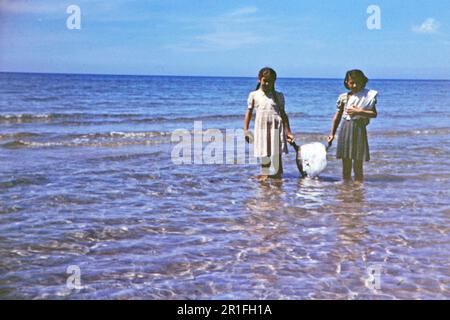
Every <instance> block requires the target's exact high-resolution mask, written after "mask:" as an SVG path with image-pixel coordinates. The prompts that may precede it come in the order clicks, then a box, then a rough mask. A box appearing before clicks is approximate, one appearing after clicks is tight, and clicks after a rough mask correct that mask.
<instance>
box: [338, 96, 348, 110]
mask: <svg viewBox="0 0 450 320" xmlns="http://www.w3.org/2000/svg"><path fill="white" fill-rule="evenodd" d="M346 98H347V95H346V94H341V95H340V96H339V97H338V99H337V101H336V110H337V111H339V112H343V111H344V107H345V102H346V101H345V100H346Z"/></svg>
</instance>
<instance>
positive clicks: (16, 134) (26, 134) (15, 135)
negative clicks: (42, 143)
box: [0, 132, 42, 140]
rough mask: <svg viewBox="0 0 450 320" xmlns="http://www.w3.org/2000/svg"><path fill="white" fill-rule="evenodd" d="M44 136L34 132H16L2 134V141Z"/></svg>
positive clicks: (0, 138)
mask: <svg viewBox="0 0 450 320" xmlns="http://www.w3.org/2000/svg"><path fill="white" fill-rule="evenodd" d="M40 136H42V134H40V133H34V132H14V133H0V140H2V139H22V138H34V137H40Z"/></svg>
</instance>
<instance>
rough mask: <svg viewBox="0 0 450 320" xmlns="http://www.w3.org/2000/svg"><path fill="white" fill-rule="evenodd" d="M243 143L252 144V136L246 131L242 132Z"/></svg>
mask: <svg viewBox="0 0 450 320" xmlns="http://www.w3.org/2000/svg"><path fill="white" fill-rule="evenodd" d="M244 136H245V141H246V142H247V143H253V134H252V133H251V132H249V131H248V130H244Z"/></svg>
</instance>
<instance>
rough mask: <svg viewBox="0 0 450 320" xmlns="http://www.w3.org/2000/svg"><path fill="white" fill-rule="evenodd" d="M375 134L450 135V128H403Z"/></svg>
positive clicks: (387, 135)
mask: <svg viewBox="0 0 450 320" xmlns="http://www.w3.org/2000/svg"><path fill="white" fill-rule="evenodd" d="M373 134H374V135H378V136H385V137H403V136H405V137H410V136H424V135H449V134H450V128H433V129H419V130H402V131H385V132H381V131H378V132H374V133H373Z"/></svg>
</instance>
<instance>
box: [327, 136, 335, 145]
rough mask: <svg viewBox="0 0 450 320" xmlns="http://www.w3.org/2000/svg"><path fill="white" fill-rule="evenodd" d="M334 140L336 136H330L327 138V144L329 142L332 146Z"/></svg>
mask: <svg viewBox="0 0 450 320" xmlns="http://www.w3.org/2000/svg"><path fill="white" fill-rule="evenodd" d="M333 140H334V135H332V134H330V135H329V136H328V137H327V142H328V144H329V145H330V144H331V143H332V142H333Z"/></svg>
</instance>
